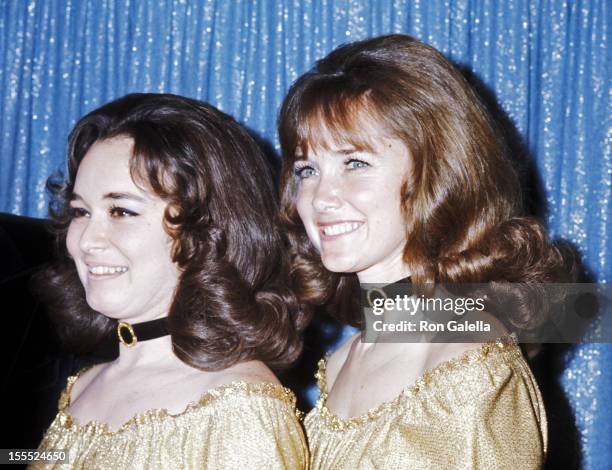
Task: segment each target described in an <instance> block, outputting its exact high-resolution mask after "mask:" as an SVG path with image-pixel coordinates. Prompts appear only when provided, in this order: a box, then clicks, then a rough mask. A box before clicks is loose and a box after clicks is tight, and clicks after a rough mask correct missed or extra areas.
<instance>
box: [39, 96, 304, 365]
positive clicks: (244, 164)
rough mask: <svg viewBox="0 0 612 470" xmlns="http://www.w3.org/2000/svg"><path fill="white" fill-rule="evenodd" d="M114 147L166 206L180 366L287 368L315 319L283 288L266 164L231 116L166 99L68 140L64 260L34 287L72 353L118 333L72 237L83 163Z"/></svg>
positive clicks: (62, 208) (56, 185)
mask: <svg viewBox="0 0 612 470" xmlns="http://www.w3.org/2000/svg"><path fill="white" fill-rule="evenodd" d="M117 136H126V137H129V138H131V139H132V140H133V143H134V146H133V156H132V158H131V161H130V172H131V175H132V178H133V180H134V181H135V182H137V183H140V184H142V185H144V187H146V188H150V190H152V191H153V192H154V193H155V194H156V195H158V196H159V197H160V198H161V199H163V200H164V201H166V202H167V208H166V211H165V214H164V228H165V230H166V231H167V232H168V234H169V235H170V236H171V237H172V239H173V241H174V242H173V249H172V257H173V261H174V262H176V263H177V264H178V266H179V267H180V270H181V275H180V279H179V283H178V286H177V288H176V291H175V296H174V299H173V302H172V305H171V308H170V312H169V316H168V318H169V330H170V334H171V338H172V345H173V351H174V353H175V354H176V355H177V357H179V358H180V359H181V360H182V361H183V362H185V363H187V364H189V365H190V366H193V367H196V368H199V369H203V370H219V369H223V368H227V367H229V366H231V365H233V364H235V363H237V362H241V361H247V360H261V361H263V362H265V363H266V364H268V365H270V366H271V367H274V368H276V369H280V368H283V367H284V366H287V365H289V364H290V363H292V362H293V361H294V360H295V359H296V358H297V356H298V355H299V353H300V351H301V345H302V343H301V331H302V330H303V328H304V327H305V325H306V322H307V319H308V318H307V317H308V314H307V313H306V312H303V311H302V310H301V309H300V307H299V304H298V302H297V299H296V296H295V294H294V293H293V292H292V290H291V289H290V288H289V287H288V286H287V282H286V280H287V278H288V275H287V269H288V263H287V256H286V250H285V249H284V244H285V242H284V240H283V238H282V236H281V235H280V231H279V230H278V219H277V211H278V203H277V198H276V197H275V196H276V195H275V191H274V183H273V179H272V175H271V172H270V168H269V166H268V164H267V162H266V159H265V157H264V155H263V153H262V152H261V150H260V148H259V147H258V145H257V144H256V143H255V141H254V140H253V138H252V137H251V136H250V135H249V134H248V133H247V131H246V130H245V129H244V128H243V127H242V126H240V125H239V124H238V123H237V122H236V121H235V120H234V119H232V118H231V117H230V116H228V115H226V114H224V113H222V112H220V111H219V110H217V109H215V108H214V107H212V106H210V105H207V104H205V103H202V102H199V101H196V100H193V99H188V98H184V97H181V96H175V95H169V94H131V95H127V96H125V97H123V98H120V99H118V100H116V101H113V102H111V103H108V104H106V105H104V106H102V107H101V108H99V109H96V110H95V111H93V112H91V113H90V114H88V115H86V116H85V117H83V118H82V119H81V120H80V121H79V122H78V123H77V124H76V126H75V127H74V129H73V130H72V133H71V134H70V137H69V143H68V176H67V178H66V179H64V178H59V179H58V178H57V177H55V178H51V179H50V180H49V182H48V188H49V189H50V191H51V193H52V196H53V198H52V200H51V203H50V207H49V213H50V217H51V218H52V219H53V220H54V221H55V226H56V229H57V230H56V242H57V248H58V250H59V257H58V261H57V263H55V264H53V265H52V266H50V267H49V268H48V269H46V271H44V272H42V273H41V274H40V275H39V276H38V285H39V286H42V287H41V288H40V291H41V294H42V296H43V298H44V300H45V301H46V302H47V304H48V305H49V307H50V310H51V313H52V315H53V316H54V318H55V320H56V321H57V324H58V325H59V330H60V335H61V337H62V338H63V340H64V342H65V344H66V345H67V346H68V347H70V348H71V349H73V350H75V351H77V352H80V353H88V352H91V351H93V350H94V349H95V347H96V345H97V344H98V342H99V341H100V340H101V339H102V338H103V337H104V336H105V335H106V334H109V332H110V331H111V330H112V329H113V328H115V326H116V322H115V321H114V320H111V319H110V318H107V317H105V316H104V315H102V314H101V313H98V312H96V311H94V310H92V309H91V308H90V307H89V306H88V305H87V302H86V300H85V292H84V289H83V286H82V285H81V283H80V281H79V278H78V276H77V272H76V268H75V265H74V262H72V260H71V259H70V258H69V256H68V253H67V249H66V232H67V229H68V226H69V224H70V210H69V209H70V208H69V201H70V198H71V194H72V191H73V188H74V183H75V179H76V175H77V172H78V169H79V164H80V163H81V161H82V160H83V158H84V157H85V155H86V154H87V152H88V150H89V149H90V148H91V147H92V145H93V144H94V143H95V142H98V141H101V140H105V139H110V138H113V137H117Z"/></svg>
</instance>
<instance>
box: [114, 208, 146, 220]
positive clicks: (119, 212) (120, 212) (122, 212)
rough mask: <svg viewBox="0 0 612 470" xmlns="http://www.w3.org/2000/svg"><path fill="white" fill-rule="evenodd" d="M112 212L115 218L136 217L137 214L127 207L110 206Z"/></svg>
mask: <svg viewBox="0 0 612 470" xmlns="http://www.w3.org/2000/svg"><path fill="white" fill-rule="evenodd" d="M110 214H111V216H112V217H114V218H123V217H135V216H137V215H139V214H137V213H136V212H134V211H131V210H129V209H125V208H123V207H118V206H113V207H111V208H110Z"/></svg>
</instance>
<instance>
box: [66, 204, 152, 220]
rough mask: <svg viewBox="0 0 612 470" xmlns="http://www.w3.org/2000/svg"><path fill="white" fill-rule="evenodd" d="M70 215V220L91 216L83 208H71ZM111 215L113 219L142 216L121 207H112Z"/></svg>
mask: <svg viewBox="0 0 612 470" xmlns="http://www.w3.org/2000/svg"><path fill="white" fill-rule="evenodd" d="M69 213H70V218H72V219H80V218H81V217H85V216H87V215H88V214H89V212H87V210H86V209H83V208H82V207H71V208H70V211H69ZM109 213H110V215H111V217H113V218H123V217H136V216H138V215H140V214H138V213H136V212H134V211H131V210H129V209H126V208H124V207H119V206H111V208H110V210H109Z"/></svg>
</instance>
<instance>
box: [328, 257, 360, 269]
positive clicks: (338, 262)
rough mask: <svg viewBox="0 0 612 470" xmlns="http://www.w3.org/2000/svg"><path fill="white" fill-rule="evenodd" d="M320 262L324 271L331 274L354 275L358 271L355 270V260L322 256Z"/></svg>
mask: <svg viewBox="0 0 612 470" xmlns="http://www.w3.org/2000/svg"><path fill="white" fill-rule="evenodd" d="M321 262H322V263H323V266H325V269H327V270H328V271H331V272H332V273H354V272H357V271H358V269H356V268H355V266H356V263H355V260H352V259H347V258H346V257H339V256H324V257H322V258H321Z"/></svg>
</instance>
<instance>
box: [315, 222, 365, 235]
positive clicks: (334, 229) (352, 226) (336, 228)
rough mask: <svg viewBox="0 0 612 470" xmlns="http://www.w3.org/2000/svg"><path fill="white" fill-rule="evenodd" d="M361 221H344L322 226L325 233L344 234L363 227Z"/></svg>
mask: <svg viewBox="0 0 612 470" xmlns="http://www.w3.org/2000/svg"><path fill="white" fill-rule="evenodd" d="M361 225H362V223H361V222H343V223H340V224H334V225H327V226H325V227H322V228H321V231H322V232H323V234H324V235H327V236H329V237H331V236H334V235H343V234H345V233H350V232H354V231H355V230H357V229H358V228H359V227H361Z"/></svg>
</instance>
